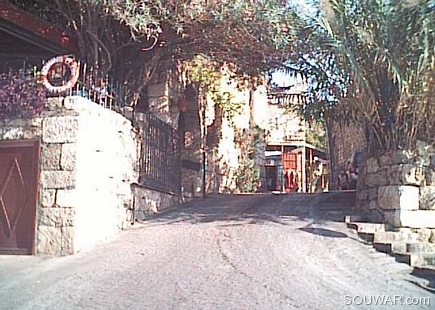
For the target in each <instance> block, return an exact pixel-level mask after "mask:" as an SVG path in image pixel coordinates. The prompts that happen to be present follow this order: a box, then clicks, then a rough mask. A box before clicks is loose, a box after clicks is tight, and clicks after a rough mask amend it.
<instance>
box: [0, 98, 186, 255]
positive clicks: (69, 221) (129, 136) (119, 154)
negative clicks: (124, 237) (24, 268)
mask: <svg viewBox="0 0 435 310" xmlns="http://www.w3.org/2000/svg"><path fill="white" fill-rule="evenodd" d="M48 106H49V110H48V111H45V112H43V114H42V115H40V116H38V117H34V118H32V119H28V120H23V119H18V120H5V121H2V122H0V140H19V139H40V140H41V157H40V183H39V200H38V205H37V238H36V239H37V240H36V248H37V253H38V254H49V255H68V254H74V253H76V252H78V251H82V250H86V249H88V248H90V247H92V246H93V245H96V244H98V243H100V242H102V241H105V240H108V239H111V238H113V237H114V236H115V235H116V233H117V232H118V231H119V230H120V229H124V228H128V227H130V225H131V222H132V219H133V216H134V215H133V210H135V213H136V214H135V215H136V218H140V219H146V218H148V217H149V216H151V215H152V214H154V213H157V212H159V211H161V210H163V209H164V208H167V207H170V206H173V205H176V204H177V203H178V199H177V198H178V197H177V196H175V197H172V196H170V195H169V196H170V197H169V198H168V194H165V193H160V192H158V191H152V190H148V189H144V188H142V187H141V186H140V185H137V181H138V175H139V156H140V152H139V150H140V143H141V141H140V138H139V136H138V135H137V131H136V130H135V128H133V126H132V123H131V121H130V120H128V119H127V118H125V117H123V116H122V115H121V114H119V113H116V112H114V111H111V110H108V109H105V108H103V107H101V106H99V105H98V104H95V103H93V102H91V101H89V100H86V99H84V98H81V97H67V98H65V99H64V98H51V99H49V102H48ZM135 184H136V186H135Z"/></svg>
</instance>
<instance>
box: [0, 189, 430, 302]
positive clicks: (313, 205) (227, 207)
mask: <svg viewBox="0 0 435 310" xmlns="http://www.w3.org/2000/svg"><path fill="white" fill-rule="evenodd" d="M339 195H340V194H337V193H335V194H334V193H325V194H315V195H314V194H311V195H310V194H289V195H272V194H263V195H253V196H250V195H237V196H236V195H215V196H213V197H211V198H206V199H205V200H199V201H196V202H192V203H189V204H186V205H183V206H182V207H180V208H178V209H177V210H174V211H171V212H166V213H164V214H162V215H159V216H157V217H156V218H154V219H152V220H149V221H147V222H146V223H144V224H140V225H136V226H138V228H136V229H131V230H127V231H123V232H121V233H120V234H119V236H118V237H117V238H116V240H113V241H111V242H107V243H105V244H101V245H99V246H97V247H95V248H93V249H92V250H90V251H88V252H85V253H79V254H77V255H74V256H70V257H61V258H49V257H40V256H37V257H23V256H21V257H12V256H0V309H2V310H49V309H50V310H73V309H102V310H103V309H104V310H108V309H126V310H127V309H128V310H134V309H137V310H143V309H145V310H146V309H174V310H179V309H180V310H181V309H186V310H193V309H222V310H230V309H237V310H248V309H249V310H251V309H265V310H266V309H267V310H269V309H272V310H273V309H306V310H316V309H319V310H329V309H331V310H337V309H361V310H362V309H435V294H434V292H433V290H431V289H430V287H431V285H433V284H434V283H433V282H431V281H433V280H431V279H430V278H424V277H422V276H421V275H419V276H416V274H417V273H416V272H415V270H413V269H412V268H411V267H409V266H407V265H404V264H400V263H397V262H395V261H394V259H393V258H391V257H388V256H385V255H382V254H380V253H376V252H375V251H373V250H372V248H371V246H369V245H367V244H365V243H364V242H363V241H362V240H359V238H358V236H357V235H356V234H355V232H354V231H352V230H351V229H348V228H347V227H346V225H345V224H344V222H343V216H344V215H346V214H348V213H350V212H352V210H351V207H352V206H351V203H350V202H348V201H347V200H346V199H341V198H340V196H339ZM424 287H426V289H425V288H424Z"/></svg>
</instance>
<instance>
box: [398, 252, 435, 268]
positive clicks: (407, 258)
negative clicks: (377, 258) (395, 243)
mask: <svg viewBox="0 0 435 310" xmlns="http://www.w3.org/2000/svg"><path fill="white" fill-rule="evenodd" d="M394 256H395V257H396V260H397V261H398V262H401V263H406V264H408V265H410V266H412V267H424V266H435V253H396V254H394Z"/></svg>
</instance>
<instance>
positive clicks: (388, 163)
mask: <svg viewBox="0 0 435 310" xmlns="http://www.w3.org/2000/svg"><path fill="white" fill-rule="evenodd" d="M357 201H358V205H359V206H360V207H361V208H363V209H365V210H367V211H369V212H370V213H371V214H372V215H374V216H376V217H377V218H378V219H380V220H383V221H384V222H386V223H388V224H390V225H391V226H393V227H410V228H416V229H423V228H435V204H434V202H435V149H433V148H432V147H430V146H427V145H425V144H423V143H419V144H418V146H417V149H416V150H415V151H409V150H399V151H395V152H390V153H387V154H384V155H382V156H378V157H369V158H366V159H365V161H364V164H363V166H362V167H361V169H360V175H359V178H358V196H357Z"/></svg>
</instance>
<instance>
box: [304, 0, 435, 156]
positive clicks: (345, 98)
mask: <svg viewBox="0 0 435 310" xmlns="http://www.w3.org/2000/svg"><path fill="white" fill-rule="evenodd" d="M317 5H318V8H319V16H318V17H317V19H316V20H315V22H314V23H313V29H315V32H313V35H312V37H311V38H312V40H313V42H317V43H318V46H319V48H318V49H317V50H316V51H315V52H314V53H312V54H311V57H312V58H313V59H315V60H314V61H313V60H312V61H305V63H306V64H308V65H307V66H308V67H309V66H310V64H314V65H315V66H319V67H320V69H321V70H317V72H316V73H315V74H314V76H315V77H316V81H317V83H318V84H317V85H314V87H315V88H316V91H317V94H323V96H317V97H315V98H313V99H314V100H312V101H311V104H310V103H309V104H307V106H306V108H307V109H308V110H309V111H310V112H311V114H314V113H317V114H322V115H325V114H327V116H328V117H330V118H335V119H337V120H339V121H340V122H345V121H347V122H352V123H353V124H356V125H358V126H360V127H361V128H364V129H365V131H366V138H367V141H368V142H369V147H370V150H371V152H374V153H376V152H383V151H386V150H390V149H397V148H412V147H414V145H415V143H416V141H417V140H423V141H426V142H429V143H434V142H435V134H434V131H433V129H434V126H435V123H434V122H435V117H434V116H435V115H434V114H435V109H434V108H435V102H434V100H433V98H434V95H435V94H434V92H435V88H434V87H433V85H434V81H435V49H434V48H433V46H434V44H435V31H434V30H435V10H434V5H433V1H429V0H418V1H398V0H394V1H378V0H365V1H362V0H324V1H319V2H318V3H317ZM316 59H317V60H316ZM319 59H322V61H320V60H319ZM311 67H313V66H311ZM319 72H320V73H319Z"/></svg>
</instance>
